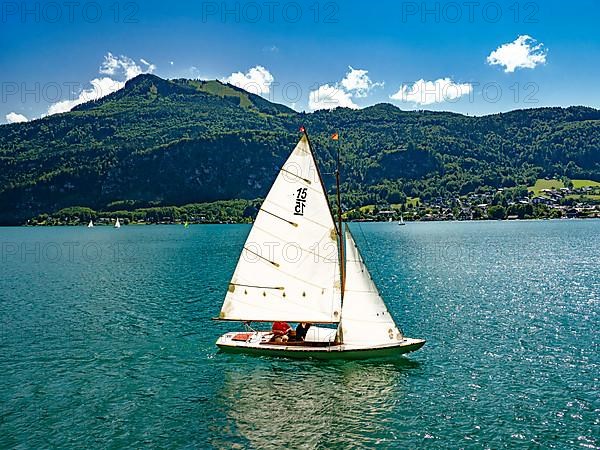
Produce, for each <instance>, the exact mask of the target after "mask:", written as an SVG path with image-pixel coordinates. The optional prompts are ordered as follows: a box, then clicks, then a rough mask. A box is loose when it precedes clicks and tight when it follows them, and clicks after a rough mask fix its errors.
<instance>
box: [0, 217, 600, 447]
mask: <svg viewBox="0 0 600 450" xmlns="http://www.w3.org/2000/svg"><path fill="white" fill-rule="evenodd" d="M565 222H567V221H562V222H561V221H543V222H519V223H506V222H499V223H496V222H488V223H418V224H408V225H407V226H406V227H397V226H392V225H388V224H370V225H362V226H360V227H359V226H358V225H357V224H353V225H352V226H353V228H354V231H355V236H356V237H357V240H358V244H359V246H361V249H362V251H363V255H364V257H365V259H366V260H367V262H368V264H369V266H370V267H371V269H372V273H373V277H374V279H375V280H376V282H377V283H378V285H379V287H380V289H381V291H382V294H383V296H384V297H385V298H386V301H387V303H388V305H389V308H390V311H391V312H392V314H394V316H395V317H396V318H397V320H398V321H399V323H400V325H401V326H402V328H403V329H404V331H405V333H406V334H407V335H412V336H416V337H424V338H426V339H427V340H428V343H427V345H426V346H425V347H424V348H423V350H421V351H419V352H417V353H415V354H413V355H411V356H410V357H409V358H404V359H401V360H399V361H397V362H395V363H390V362H360V363H359V362H347V363H322V362H316V361H288V360H285V359H268V358H251V357H244V356H230V355H225V354H221V353H218V352H217V351H216V348H215V346H214V341H215V340H216V338H217V337H218V336H219V334H221V333H223V332H225V331H227V330H229V329H231V328H232V327H233V326H235V324H222V323H215V322H212V321H210V318H211V317H214V316H215V315H216V314H217V312H218V309H219V307H220V303H221V301H222V297H223V294H224V289H225V287H226V285H227V282H228V280H229V277H230V275H231V272H232V271H233V268H234V266H235V263H236V261H237V258H238V256H239V251H240V248H241V246H242V244H243V241H244V239H245V237H246V235H247V233H248V230H249V228H248V227H247V226H206V227H205V226H192V227H190V228H188V229H187V230H186V229H184V228H183V227H168V226H165V227H161V226H157V227H123V228H122V229H121V230H119V232H118V234H115V232H114V230H112V229H108V228H106V229H103V228H102V227H96V228H94V229H93V231H92V233H93V234H90V233H89V232H88V231H87V230H84V229H78V228H52V229H25V228H23V229H6V230H3V235H2V236H1V238H0V240H1V241H2V242H18V243H26V244H27V245H30V246H31V245H33V244H35V243H36V242H37V243H42V244H43V243H48V242H52V243H59V244H60V243H64V242H73V241H76V242H79V243H80V244H81V246H83V245H84V244H85V243H89V242H93V243H94V245H96V246H97V247H98V248H100V249H104V250H105V251H104V253H103V254H102V257H100V258H96V259H94V260H93V261H89V260H83V259H82V258H81V257H79V258H75V260H69V259H67V258H62V259H59V260H58V261H48V260H44V259H43V258H42V260H41V261H39V262H34V261H31V260H27V259H26V260H25V261H22V260H21V258H16V259H6V258H4V259H2V263H1V264H2V266H1V269H2V273H3V275H2V277H0V326H1V329H0V331H1V334H0V349H1V351H0V369H1V370H2V374H3V375H2V377H0V405H2V406H1V409H0V447H3V448H5V447H14V446H19V445H20V446H23V447H33V448H45V447H84V446H89V447H99V446H103V447H104V446H111V447H121V446H123V447H124V446H128V447H142V446H152V447H206V446H207V445H208V446H212V447H216V448H275V447H281V445H283V444H285V445H286V446H290V447H299V448H314V447H316V448H331V447H355V448H372V447H378V448H423V447H428V448H429V447H437V448H448V447H487V448H500V447H512V446H515V447H527V448H529V447H536V446H540V447H555V448H575V447H582V448H598V447H599V446H600V441H599V438H598V436H599V434H598V429H599V426H600V423H599V419H598V417H599V416H600V404H599V402H598V392H599V391H600V389H599V387H600V386H599V378H598V375H597V374H598V373H600V360H599V354H600V351H599V350H600V346H599V344H600V342H599V340H598V337H597V336H598V333H597V329H598V325H600V321H599V313H600V310H599V308H600V294H599V293H600V273H599V271H598V267H600V265H599V264H600V245H599V244H600V232H599V231H600V222H599V221H568V223H565ZM125 244H126V246H125V247H123V246H124V245H125ZM111 246H112V247H111ZM115 246H116V247H115ZM114 248H127V249H128V250H127V252H126V254H124V255H122V254H118V255H116V256H117V257H115V255H114V253H111V250H110V249H114ZM79 256H81V255H79Z"/></svg>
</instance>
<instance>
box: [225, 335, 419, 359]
mask: <svg viewBox="0 0 600 450" xmlns="http://www.w3.org/2000/svg"><path fill="white" fill-rule="evenodd" d="M272 337H273V334H272V333H271V332H268V331H255V332H231V333H225V334H224V335H223V336H221V337H220V338H219V339H218V340H217V346H218V347H219V348H220V349H221V350H223V351H226V352H231V353H247V354H252V355H261V356H283V357H288V358H314V359H371V358H389V357H395V356H399V355H402V354H404V353H409V352H414V351H415V350H418V349H420V348H421V347H422V346H423V345H424V344H425V340H423V339H412V338H404V339H403V340H401V341H399V342H395V343H393V344H383V345H372V346H359V345H346V344H336V343H334V342H329V341H306V342H292V341H288V342H286V343H272V342H270V340H271V338H272Z"/></svg>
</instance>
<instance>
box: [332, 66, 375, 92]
mask: <svg viewBox="0 0 600 450" xmlns="http://www.w3.org/2000/svg"><path fill="white" fill-rule="evenodd" d="M348 69H350V71H349V72H348V73H347V74H346V76H345V77H344V79H343V80H342V82H341V83H342V86H343V87H344V89H346V91H351V92H352V93H353V95H354V96H355V97H359V98H360V97H366V96H367V94H368V93H369V91H371V89H373V88H375V87H378V86H383V83H374V82H373V81H371V78H369V76H368V75H367V74H368V73H369V71H368V70H363V69H355V68H353V67H352V66H348Z"/></svg>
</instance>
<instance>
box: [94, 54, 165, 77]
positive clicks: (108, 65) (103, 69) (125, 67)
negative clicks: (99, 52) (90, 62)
mask: <svg viewBox="0 0 600 450" xmlns="http://www.w3.org/2000/svg"><path fill="white" fill-rule="evenodd" d="M140 63H141V66H140V65H139V64H137V63H136V62H135V61H134V60H133V59H131V58H129V57H127V56H123V55H121V56H114V55H113V54H112V53H111V52H108V53H107V54H106V56H105V57H104V61H102V64H101V65H100V70H99V72H100V73H101V74H103V75H111V76H114V75H120V76H123V77H125V80H130V79H132V78H135V77H137V76H138V75H140V74H142V73H152V72H154V71H155V70H156V66H155V65H154V64H151V63H149V62H148V61H146V60H145V59H144V58H141V59H140ZM142 66H144V67H142Z"/></svg>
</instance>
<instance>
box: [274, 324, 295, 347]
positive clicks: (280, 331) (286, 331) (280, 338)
mask: <svg viewBox="0 0 600 450" xmlns="http://www.w3.org/2000/svg"><path fill="white" fill-rule="evenodd" d="M291 331H292V327H291V326H290V324H289V323H287V322H273V327H272V328H271V332H272V333H273V338H272V339H271V340H272V341H273V342H287V341H288V340H289V338H290V333H291Z"/></svg>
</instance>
